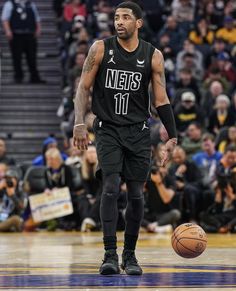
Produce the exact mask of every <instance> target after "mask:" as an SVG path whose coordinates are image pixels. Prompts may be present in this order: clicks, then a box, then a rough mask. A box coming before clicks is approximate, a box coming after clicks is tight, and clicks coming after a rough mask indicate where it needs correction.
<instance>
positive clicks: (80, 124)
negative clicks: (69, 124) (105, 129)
mask: <svg viewBox="0 0 236 291" xmlns="http://www.w3.org/2000/svg"><path fill="white" fill-rule="evenodd" d="M83 125H85V123H79V124H75V125H74V127H79V126H83Z"/></svg>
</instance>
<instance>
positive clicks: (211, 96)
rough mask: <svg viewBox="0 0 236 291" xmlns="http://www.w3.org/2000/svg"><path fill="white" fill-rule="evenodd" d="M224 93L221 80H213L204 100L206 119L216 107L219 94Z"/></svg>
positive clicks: (203, 106) (203, 107)
mask: <svg viewBox="0 0 236 291" xmlns="http://www.w3.org/2000/svg"><path fill="white" fill-rule="evenodd" d="M223 93H224V88H223V85H222V83H221V82H219V81H212V83H211V84H210V86H209V90H208V91H207V92H206V94H205V96H204V97H203V100H202V104H201V105H202V109H203V111H204V113H205V116H206V119H207V120H208V119H209V116H210V114H211V113H212V111H213V109H214V105H215V102H216V98H217V96H219V95H221V94H223Z"/></svg>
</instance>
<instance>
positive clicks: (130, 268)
mask: <svg viewBox="0 0 236 291" xmlns="http://www.w3.org/2000/svg"><path fill="white" fill-rule="evenodd" d="M121 269H122V270H124V271H125V272H126V274H127V275H138V276H140V275H142V273H143V270H142V269H141V267H140V266H139V264H138V261H137V259H136V257H135V253H134V251H131V250H124V251H123V254H122V264H121Z"/></svg>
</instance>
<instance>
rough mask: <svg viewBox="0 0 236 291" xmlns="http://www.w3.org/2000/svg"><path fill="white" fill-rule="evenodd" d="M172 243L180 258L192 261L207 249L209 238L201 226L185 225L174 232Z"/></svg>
mask: <svg viewBox="0 0 236 291" xmlns="http://www.w3.org/2000/svg"><path fill="white" fill-rule="evenodd" d="M171 243H172V247H173V249H174V251H175V252H176V253H177V254H178V255H179V256H181V257H183V258H187V259H192V258H196V257H198V256H200V255H201V254H202V253H203V252H204V250H205V249H206V246H207V236H206V233H205V231H204V230H203V229H202V228H201V227H200V226H199V225H197V224H193V223H184V224H181V225H180V226H178V227H177V228H176V229H175V230H174V232H173V234H172V238H171Z"/></svg>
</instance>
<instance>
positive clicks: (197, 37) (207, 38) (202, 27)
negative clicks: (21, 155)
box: [189, 18, 214, 45]
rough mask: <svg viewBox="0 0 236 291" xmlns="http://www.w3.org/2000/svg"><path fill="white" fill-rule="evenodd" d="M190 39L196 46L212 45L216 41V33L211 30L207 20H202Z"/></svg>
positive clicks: (191, 33)
mask: <svg viewBox="0 0 236 291" xmlns="http://www.w3.org/2000/svg"><path fill="white" fill-rule="evenodd" d="M189 39H190V40H191V41H192V42H193V43H194V44H195V45H204V44H206V45H211V44H212V43H213V40H214V32H213V31H212V30H211V29H210V28H209V26H208V23H207V21H206V19H204V18H202V19H200V20H199V21H198V22H197V25H196V27H195V29H194V30H192V31H191V32H190V34H189Z"/></svg>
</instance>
